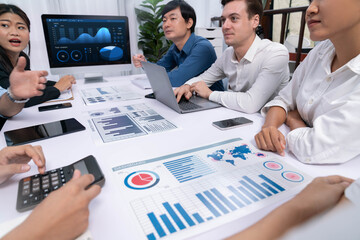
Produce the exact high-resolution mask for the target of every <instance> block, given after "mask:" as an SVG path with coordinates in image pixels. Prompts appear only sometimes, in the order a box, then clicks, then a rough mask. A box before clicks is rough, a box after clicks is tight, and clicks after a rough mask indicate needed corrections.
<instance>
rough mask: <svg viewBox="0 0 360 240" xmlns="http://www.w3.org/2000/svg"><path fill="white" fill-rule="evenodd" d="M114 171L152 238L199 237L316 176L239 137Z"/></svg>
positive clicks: (147, 236) (134, 213)
mask: <svg viewBox="0 0 360 240" xmlns="http://www.w3.org/2000/svg"><path fill="white" fill-rule="evenodd" d="M113 171H114V173H115V174H116V176H117V177H118V179H119V181H118V182H119V183H120V185H118V186H119V189H120V190H121V191H122V194H123V196H127V199H126V202H127V203H128V204H129V206H130V209H131V210H132V211H131V213H132V216H133V217H134V222H135V223H136V226H137V228H138V229H137V230H138V231H137V232H138V233H142V234H141V235H142V236H141V237H142V238H143V239H148V240H154V239H172V240H173V239H186V238H191V237H194V236H196V235H198V234H201V233H204V232H206V231H209V230H211V229H213V228H214V227H218V226H220V225H223V224H226V223H229V222H231V221H234V220H236V219H239V218H241V217H245V216H247V215H249V214H251V213H254V212H255V211H259V210H261V209H263V208H265V207H267V206H271V205H273V204H275V203H279V201H282V200H284V199H286V198H287V197H290V196H292V195H294V194H296V193H297V192H298V191H300V190H301V189H302V188H303V187H305V186H306V184H307V183H309V182H310V180H311V177H310V176H308V175H306V174H305V173H302V172H300V171H298V170H297V169H296V168H294V167H292V166H291V165H289V164H288V163H286V162H285V161H282V160H280V159H277V158H276V155H272V154H269V153H263V152H261V151H259V150H258V149H256V148H255V147H254V146H252V145H251V144H248V143H247V142H245V141H243V140H242V139H239V138H237V139H229V140H226V141H223V142H218V143H213V144H209V145H206V146H199V147H197V148H194V149H187V150H185V151H183V152H178V153H172V154H169V155H166V156H159V157H156V158H152V159H146V160H143V161H139V162H136V163H128V164H123V165H120V166H116V167H113ZM141 230H142V231H141Z"/></svg>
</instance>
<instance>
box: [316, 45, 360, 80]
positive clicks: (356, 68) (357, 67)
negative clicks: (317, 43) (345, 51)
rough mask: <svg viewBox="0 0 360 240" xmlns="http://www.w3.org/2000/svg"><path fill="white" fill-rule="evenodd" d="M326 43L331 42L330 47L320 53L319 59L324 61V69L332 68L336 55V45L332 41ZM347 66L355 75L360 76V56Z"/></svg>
mask: <svg viewBox="0 0 360 240" xmlns="http://www.w3.org/2000/svg"><path fill="white" fill-rule="evenodd" d="M326 41H329V43H330V44H329V46H328V47H325V48H323V49H322V50H321V51H319V52H318V56H319V58H320V59H322V60H323V64H324V67H326V66H331V62H332V61H333V59H334V55H335V47H334V45H333V44H332V42H331V41H330V40H326ZM345 66H347V67H348V68H349V69H350V70H351V71H353V72H354V73H356V74H360V54H358V55H357V56H356V57H354V58H353V59H351V60H350V61H349V62H348V63H346V64H345Z"/></svg>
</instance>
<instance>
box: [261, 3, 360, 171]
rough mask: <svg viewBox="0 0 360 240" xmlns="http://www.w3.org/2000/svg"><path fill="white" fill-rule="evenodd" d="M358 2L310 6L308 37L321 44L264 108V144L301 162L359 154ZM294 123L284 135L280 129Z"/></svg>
mask: <svg viewBox="0 0 360 240" xmlns="http://www.w3.org/2000/svg"><path fill="white" fill-rule="evenodd" d="M359 12H360V3H359V1H358V0H343V1H338V0H313V1H312V2H311V4H310V6H309V8H308V9H307V13H306V17H307V25H308V28H309V30H310V37H311V39H312V40H314V41H323V40H325V41H323V42H321V43H320V44H318V45H317V46H316V47H315V48H314V49H313V50H312V51H311V52H310V54H309V55H308V56H307V57H306V59H305V60H304V62H303V63H302V64H301V65H300V66H299V68H298V69H296V71H295V72H294V75H293V79H292V81H291V82H290V84H289V85H288V86H286V87H285V88H284V89H282V91H280V92H279V95H278V96H277V97H276V98H275V99H274V100H273V101H271V102H269V103H268V104H266V105H265V106H264V108H263V109H262V114H264V115H265V114H266V120H265V123H264V125H263V127H262V130H261V131H260V132H259V133H258V134H257V135H256V136H255V140H256V144H257V145H258V147H259V148H260V149H264V150H270V151H274V152H278V153H279V154H280V155H282V156H283V155H284V150H285V146H286V145H287V146H288V148H289V150H290V151H292V152H293V153H294V155H295V156H296V157H297V158H298V159H299V160H300V161H302V162H304V163H309V164H327V163H342V162H346V161H348V160H350V159H352V158H354V157H355V156H357V155H359V154H360V148H359V146H360V137H359V136H360V54H359V53H360V41H359V36H360V15H359ZM283 123H285V124H286V125H287V126H289V128H290V130H291V131H290V132H289V133H288V135H287V137H286V139H285V137H284V135H283V134H282V133H281V132H280V131H279V130H278V127H279V126H281V125H282V124H283Z"/></svg>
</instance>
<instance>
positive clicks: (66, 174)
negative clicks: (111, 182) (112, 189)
mask: <svg viewBox="0 0 360 240" xmlns="http://www.w3.org/2000/svg"><path fill="white" fill-rule="evenodd" d="M75 169H79V170H80V172H81V175H84V174H89V173H90V174H93V175H94V177H95V180H94V182H93V183H91V184H90V185H89V186H88V187H90V186H91V185H93V184H98V185H99V186H103V185H104V183H105V178H104V175H103V173H102V172H101V169H100V167H99V165H98V163H97V161H96V159H95V158H94V157H93V156H91V155H90V156H87V157H85V158H83V159H81V160H79V161H77V162H75V163H73V164H70V165H68V166H65V167H61V168H58V169H54V170H50V171H47V172H45V173H44V174H36V175H33V176H30V177H26V178H23V179H21V180H20V182H19V189H18V198H17V205H16V209H17V210H18V211H19V212H24V211H27V210H30V209H32V208H34V207H35V206H36V205H37V204H39V203H40V202H41V201H42V200H43V199H44V198H46V197H47V196H48V195H49V194H50V192H52V191H55V190H57V189H59V188H60V187H61V186H63V185H65V184H66V183H67V182H68V181H70V179H71V178H72V176H73V173H74V171H75Z"/></svg>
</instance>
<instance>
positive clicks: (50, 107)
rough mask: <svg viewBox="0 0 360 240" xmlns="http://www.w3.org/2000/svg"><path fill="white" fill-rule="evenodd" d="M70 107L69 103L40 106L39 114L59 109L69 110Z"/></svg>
mask: <svg viewBox="0 0 360 240" xmlns="http://www.w3.org/2000/svg"><path fill="white" fill-rule="evenodd" d="M70 107H72V105H71V103H69V102H67V103H59V104H53V105H47V106H41V107H39V112H44V111H50V110H56V109H61V108H70Z"/></svg>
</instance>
